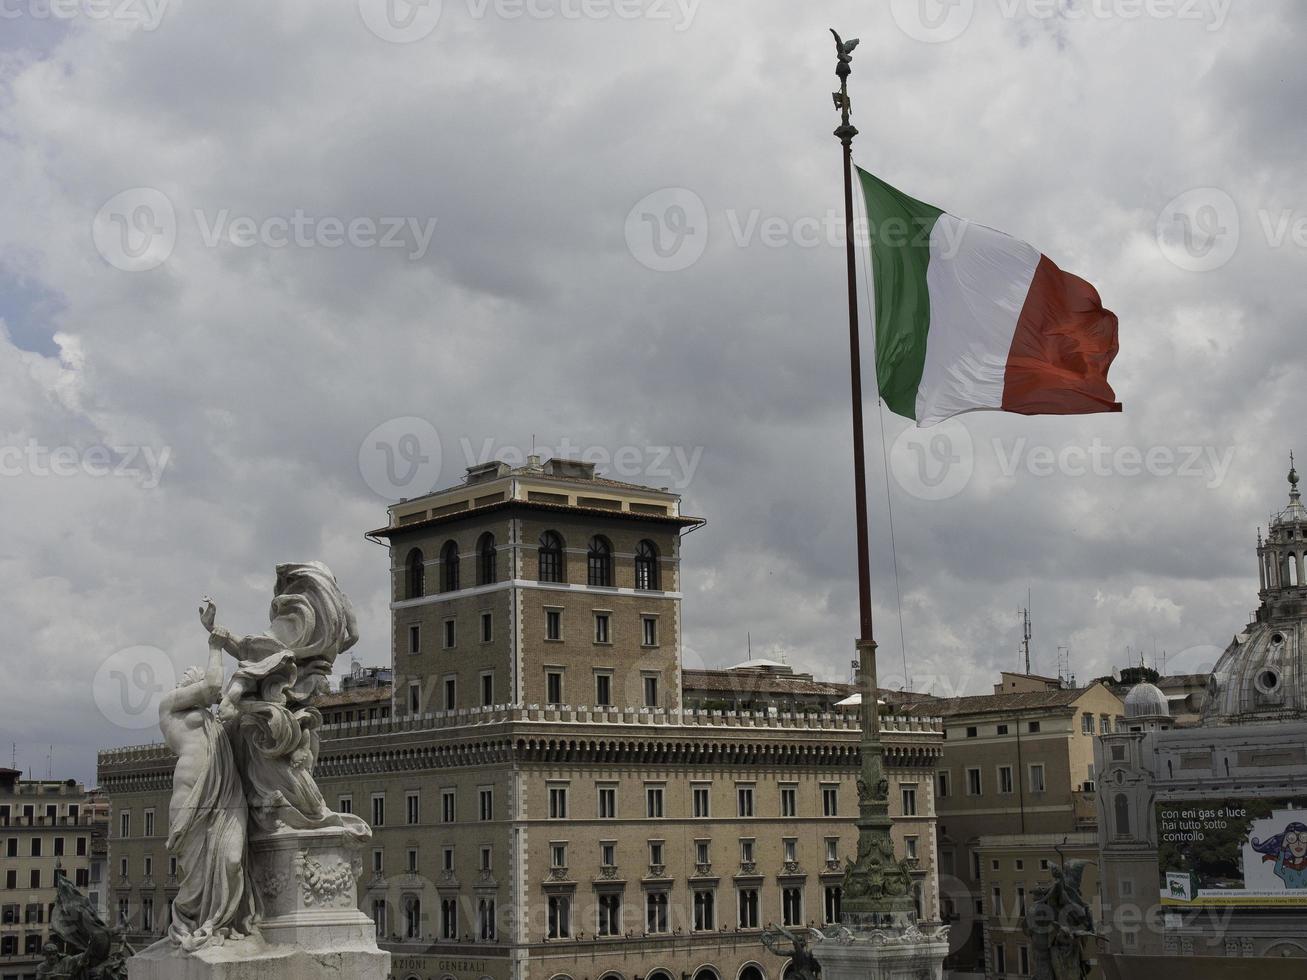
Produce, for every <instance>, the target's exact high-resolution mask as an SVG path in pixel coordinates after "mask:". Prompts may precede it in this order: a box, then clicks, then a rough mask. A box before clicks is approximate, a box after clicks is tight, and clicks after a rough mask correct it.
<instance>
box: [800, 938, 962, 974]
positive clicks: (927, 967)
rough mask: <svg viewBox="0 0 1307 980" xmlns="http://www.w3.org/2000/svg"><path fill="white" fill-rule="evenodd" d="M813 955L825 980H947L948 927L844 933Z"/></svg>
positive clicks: (818, 945)
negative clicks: (945, 965)
mask: <svg viewBox="0 0 1307 980" xmlns="http://www.w3.org/2000/svg"><path fill="white" fill-rule="evenodd" d="M812 955H813V956H814V957H815V958H816V960H817V962H818V963H819V964H821V978H822V980H944V958H945V957H946V956H948V927H947V926H943V927H940V928H938V929H934V930H925V931H923V930H921V929H918V928H917V927H916V926H908V927H906V928H887V929H843V930H840V932H839V934H838V935H836V936H833V937H828V938H827V939H825V940H824V941H823V942H819V943H816V944H815V945H813V947H812Z"/></svg>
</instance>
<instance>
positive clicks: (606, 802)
mask: <svg viewBox="0 0 1307 980" xmlns="http://www.w3.org/2000/svg"><path fill="white" fill-rule="evenodd" d="M599 819H600V820H616V819H617V787H616V786H600V787H599Z"/></svg>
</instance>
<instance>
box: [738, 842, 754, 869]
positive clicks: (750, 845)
mask: <svg viewBox="0 0 1307 980" xmlns="http://www.w3.org/2000/svg"><path fill="white" fill-rule="evenodd" d="M753 849H754V839H753V838H752V837H741V838H740V863H741V864H753V863H754V860H753Z"/></svg>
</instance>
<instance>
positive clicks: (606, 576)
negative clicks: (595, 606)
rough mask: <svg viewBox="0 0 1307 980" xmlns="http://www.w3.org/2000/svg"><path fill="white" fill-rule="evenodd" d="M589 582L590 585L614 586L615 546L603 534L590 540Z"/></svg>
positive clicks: (588, 558)
mask: <svg viewBox="0 0 1307 980" xmlns="http://www.w3.org/2000/svg"><path fill="white" fill-rule="evenodd" d="M586 559H587V569H588V574H587V581H588V582H589V584H590V585H600V586H608V587H611V586H612V584H613V546H612V545H611V544H609V543H608V539H607V538H605V537H604V536H603V535H601V534H596V535H595V536H594V537H593V538H591V539H590V551H589V553H588V554H587V556H586Z"/></svg>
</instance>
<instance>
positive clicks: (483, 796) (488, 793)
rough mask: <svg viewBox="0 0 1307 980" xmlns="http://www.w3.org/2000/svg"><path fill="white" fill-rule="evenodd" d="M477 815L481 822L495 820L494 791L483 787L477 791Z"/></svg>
mask: <svg viewBox="0 0 1307 980" xmlns="http://www.w3.org/2000/svg"><path fill="white" fill-rule="evenodd" d="M477 814H478V815H479V816H480V818H481V820H482V822H483V823H484V822H486V821H489V820H494V819H495V791H494V789H493V788H491V787H489V786H484V787H482V788H481V789H479V790H478V791H477Z"/></svg>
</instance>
